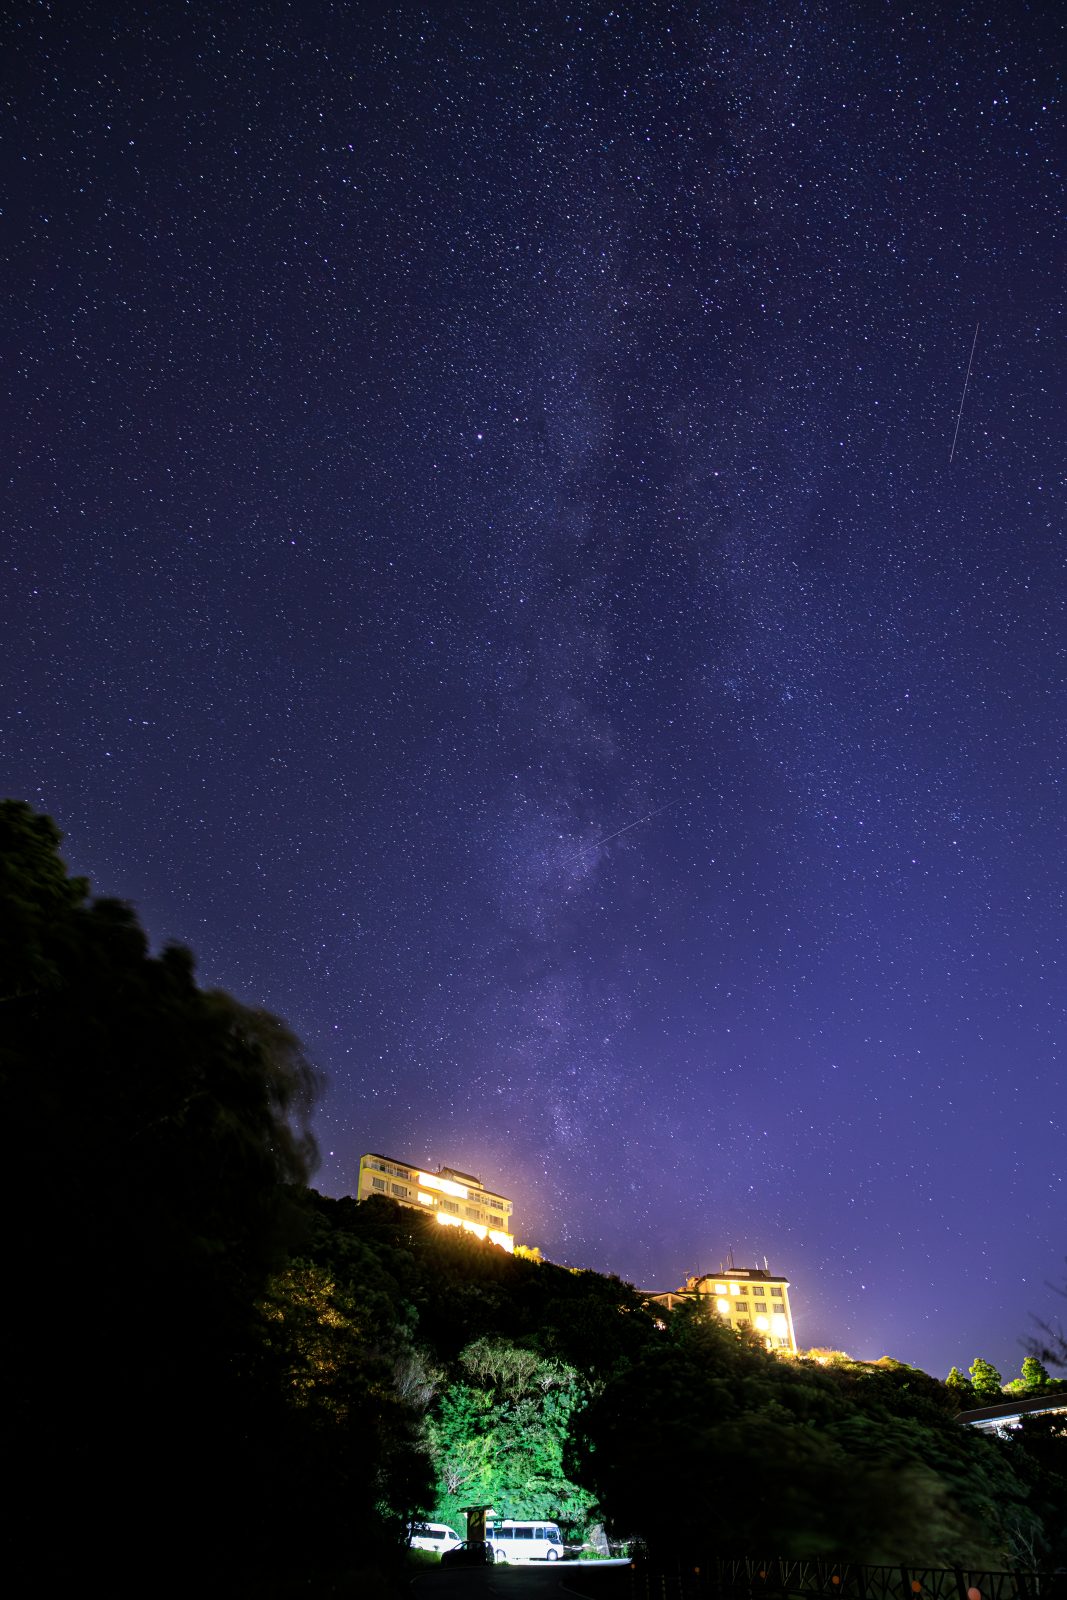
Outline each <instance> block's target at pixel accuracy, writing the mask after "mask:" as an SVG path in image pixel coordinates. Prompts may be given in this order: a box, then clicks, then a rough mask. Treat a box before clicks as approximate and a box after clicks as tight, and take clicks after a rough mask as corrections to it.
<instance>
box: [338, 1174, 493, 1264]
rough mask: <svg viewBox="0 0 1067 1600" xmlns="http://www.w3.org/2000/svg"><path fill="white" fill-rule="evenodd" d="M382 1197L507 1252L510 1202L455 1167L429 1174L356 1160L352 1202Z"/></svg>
mask: <svg viewBox="0 0 1067 1600" xmlns="http://www.w3.org/2000/svg"><path fill="white" fill-rule="evenodd" d="M376 1194H380V1195H384V1196H385V1197H386V1198H387V1199H389V1200H396V1201H397V1202H398V1203H399V1204H400V1205H402V1206H411V1207H412V1208H413V1209H414V1210H416V1211H419V1210H425V1211H431V1212H432V1213H433V1215H434V1216H435V1217H436V1219H437V1221H438V1222H439V1223H440V1224H441V1225H442V1226H443V1227H452V1228H464V1229H466V1231H467V1232H468V1233H473V1234H475V1235H476V1236H477V1237H478V1238H479V1239H489V1240H491V1241H492V1243H493V1244H497V1245H499V1246H500V1248H501V1249H502V1250H507V1251H509V1252H510V1251H512V1250H514V1248H515V1240H514V1238H513V1237H512V1232H511V1212H512V1204H511V1201H510V1200H509V1199H508V1198H507V1197H506V1196H505V1195H502V1194H495V1193H494V1192H493V1191H492V1190H491V1189H487V1188H486V1187H485V1184H484V1183H482V1181H481V1179H480V1178H476V1177H474V1176H473V1174H471V1173H469V1172H460V1171H459V1170H458V1169H457V1168H455V1167H438V1169H437V1171H436V1172H430V1171H428V1170H427V1169H426V1168H425V1167H420V1166H418V1165H417V1164H416V1163H414V1162H411V1161H397V1160H395V1159H394V1157H392V1156H382V1155H377V1154H374V1153H371V1154H369V1155H365V1156H361V1157H360V1162H359V1183H358V1185H357V1188H356V1199H357V1200H369V1199H370V1197H371V1196H372V1195H376Z"/></svg>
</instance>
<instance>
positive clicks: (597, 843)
mask: <svg viewBox="0 0 1067 1600" xmlns="http://www.w3.org/2000/svg"><path fill="white" fill-rule="evenodd" d="M681 803H682V802H681V801H680V800H668V801H667V804H666V805H665V806H660V807H659V808H658V809H657V810H656V811H650V812H649V813H648V816H647V817H637V818H636V820H635V821H633V822H628V823H627V824H626V826H625V827H624V828H616V829H615V832H614V833H608V834H605V836H604V838H603V839H595V840H594V841H593V843H592V844H587V845H583V846H582V848H581V849H580V850H576V851H575V853H574V855H572V856H568V857H567V864H569V863H570V862H572V861H580V860H581V858H582V857H583V856H587V855H588V854H589V852H590V850H599V849H600V847H601V845H602V844H610V843H611V841H612V839H619V838H621V837H622V835H623V834H624V833H629V831H630V829H631V828H639V827H640V826H641V824H642V822H651V821H652V819H653V818H654V817H661V816H662V815H663V813H664V812H665V811H670V809H671V807H672V806H679V805H681Z"/></svg>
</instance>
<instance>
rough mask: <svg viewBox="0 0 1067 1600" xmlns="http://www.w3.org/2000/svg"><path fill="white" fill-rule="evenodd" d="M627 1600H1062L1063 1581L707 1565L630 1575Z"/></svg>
mask: <svg viewBox="0 0 1067 1600" xmlns="http://www.w3.org/2000/svg"><path fill="white" fill-rule="evenodd" d="M632 1573H633V1584H632V1596H633V1600H1067V1575H1064V1574H1063V1573H1050V1572H1048V1573H1045V1572H991V1571H972V1570H970V1569H969V1568H966V1567H917V1566H900V1567H866V1566H861V1565H859V1564H858V1563H854V1562H845V1561H828V1560H819V1561H788V1560H785V1559H783V1558H777V1557H776V1558H774V1559H767V1560H762V1561H761V1560H749V1559H737V1560H727V1559H725V1558H713V1559H711V1560H709V1561H707V1562H701V1563H697V1564H694V1565H692V1566H690V1565H687V1564H682V1563H679V1564H678V1566H677V1567H673V1568H668V1569H661V1568H658V1567H653V1566H652V1565H649V1564H645V1563H643V1562H641V1563H636V1564H635V1565H634V1567H633V1569H632Z"/></svg>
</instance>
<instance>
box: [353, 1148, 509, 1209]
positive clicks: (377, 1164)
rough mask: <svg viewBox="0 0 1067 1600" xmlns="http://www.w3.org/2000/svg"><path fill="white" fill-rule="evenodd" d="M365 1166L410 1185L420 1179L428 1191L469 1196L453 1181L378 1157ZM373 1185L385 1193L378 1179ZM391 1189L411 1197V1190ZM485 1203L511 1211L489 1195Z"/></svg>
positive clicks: (464, 1197)
mask: <svg viewBox="0 0 1067 1600" xmlns="http://www.w3.org/2000/svg"><path fill="white" fill-rule="evenodd" d="M363 1165H364V1166H365V1167H369V1168H371V1169H373V1171H375V1172H384V1173H385V1174H386V1175H387V1176H388V1177H390V1178H406V1179H407V1180H408V1182H409V1183H414V1182H415V1180H416V1178H418V1179H419V1181H420V1182H423V1183H424V1184H425V1186H426V1188H428V1189H444V1190H446V1192H448V1193H451V1194H457V1195H459V1197H460V1198H461V1199H466V1198H467V1196H468V1190H467V1189H466V1188H465V1187H464V1186H463V1185H462V1184H458V1183H453V1182H452V1180H451V1179H448V1178H434V1177H432V1176H431V1175H430V1174H428V1173H416V1172H413V1171H412V1170H411V1168H410V1167H401V1166H395V1165H394V1164H393V1163H391V1162H388V1161H379V1160H378V1158H377V1157H376V1156H375V1157H373V1158H372V1159H371V1160H370V1161H365V1162H364V1163H363ZM371 1184H372V1186H373V1187H374V1188H375V1189H381V1190H383V1191H384V1189H385V1187H386V1186H385V1184H384V1183H382V1182H381V1181H380V1180H379V1179H377V1178H372V1179H371ZM391 1187H392V1191H393V1193H394V1194H395V1195H399V1196H400V1197H401V1198H402V1199H403V1198H405V1197H408V1196H410V1193H411V1191H410V1189H407V1188H404V1187H402V1186H401V1185H399V1184H396V1183H394V1184H392V1185H391ZM478 1198H479V1199H481V1198H482V1194H481V1192H480V1193H479V1195H478ZM484 1203H485V1204H486V1205H487V1206H489V1207H490V1208H491V1209H492V1210H493V1211H510V1209H511V1207H510V1204H509V1202H508V1201H506V1200H498V1199H496V1198H495V1196H492V1195H489V1194H486V1195H485V1198H484ZM473 1215H474V1212H468V1216H473Z"/></svg>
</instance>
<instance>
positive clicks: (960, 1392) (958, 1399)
mask: <svg viewBox="0 0 1067 1600" xmlns="http://www.w3.org/2000/svg"><path fill="white" fill-rule="evenodd" d="M945 1387H946V1389H947V1390H948V1391H949V1393H950V1394H951V1396H952V1398H953V1400H954V1402H955V1403H956V1405H957V1406H958V1408H959V1410H960V1411H967V1410H969V1409H970V1408H971V1407H973V1406H975V1405H976V1404H977V1401H976V1400H975V1397H974V1384H973V1383H972V1382H971V1380H970V1378H967V1377H965V1376H964V1375H963V1373H962V1372H961V1371H960V1369H959V1367H953V1368H952V1371H951V1372H950V1373H949V1375H948V1377H947V1378H946V1379H945Z"/></svg>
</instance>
